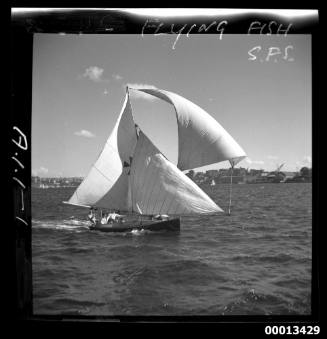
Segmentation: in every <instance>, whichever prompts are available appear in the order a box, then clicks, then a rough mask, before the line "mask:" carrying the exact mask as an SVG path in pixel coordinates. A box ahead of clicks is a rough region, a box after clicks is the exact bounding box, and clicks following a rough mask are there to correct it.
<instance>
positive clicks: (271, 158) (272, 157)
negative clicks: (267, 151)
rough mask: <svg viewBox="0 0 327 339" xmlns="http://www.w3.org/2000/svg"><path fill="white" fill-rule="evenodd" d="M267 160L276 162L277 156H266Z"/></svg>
mask: <svg viewBox="0 0 327 339" xmlns="http://www.w3.org/2000/svg"><path fill="white" fill-rule="evenodd" d="M267 158H268V159H270V160H277V159H278V156H277V155H267Z"/></svg>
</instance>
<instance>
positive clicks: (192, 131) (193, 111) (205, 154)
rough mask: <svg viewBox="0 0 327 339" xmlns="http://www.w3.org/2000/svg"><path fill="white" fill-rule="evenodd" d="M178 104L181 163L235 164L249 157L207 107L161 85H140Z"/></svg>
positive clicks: (184, 166)
mask: <svg viewBox="0 0 327 339" xmlns="http://www.w3.org/2000/svg"><path fill="white" fill-rule="evenodd" d="M136 90H138V91H142V92H144V93H148V94H150V95H153V96H155V97H158V98H160V99H162V100H164V101H166V102H168V103H170V104H172V105H173V106H174V107H175V111H176V116H177V121H178V147H179V148H178V164H177V167H178V168H179V169H180V170H182V171H183V170H187V169H192V168H196V167H201V166H205V165H210V164H213V163H217V162H221V161H225V160H229V161H230V163H231V164H232V165H236V164H237V163H238V162H239V161H241V160H242V159H244V158H245V157H246V154H245V152H244V150H243V149H242V148H241V146H240V145H239V144H238V143H237V142H236V141H235V140H234V139H233V138H232V136H231V135H230V134H229V133H228V132H227V131H226V130H225V129H224V128H223V127H222V126H221V125H220V124H219V123H218V122H217V121H216V120H215V119H214V118H213V117H212V116H211V115H209V114H208V113H207V112H206V111H204V110H203V109H202V108H201V107H199V106H197V105H196V104H194V103H193V102H191V101H190V100H187V99H185V98H183V97H182V96H180V95H178V94H175V93H172V92H169V91H164V90H159V89H152V88H151V89H150V88H141V89H140V88H138V89H136Z"/></svg>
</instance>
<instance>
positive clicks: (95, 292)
mask: <svg viewBox="0 0 327 339" xmlns="http://www.w3.org/2000/svg"><path fill="white" fill-rule="evenodd" d="M202 188H203V189H204V191H206V192H207V193H208V194H209V196H210V197H211V198H212V199H213V200H214V201H215V202H217V204H218V205H219V206H220V207H222V208H223V209H224V210H225V211H227V210H228V206H227V204H228V201H229V186H228V185H223V184H221V185H216V186H207V187H202ZM73 191H74V189H73V188H49V189H38V188H33V189H32V253H33V254H32V255H33V303H34V313H35V314H81V315H169V316H173V315H254V314H255V315H294V314H296V315H298V314H310V312H311V249H312V248H311V246H312V203H311V199H312V186H311V184H309V183H296V184H295V183H294V184H264V185H261V184H257V185H250V184H249V185H233V206H232V214H231V216H228V215H226V214H220V215H215V216H201V215H197V216H192V217H190V216H187V217H186V216H185V217H182V219H181V232H180V234H169V233H151V232H129V233H120V234H118V233H117V234H113V233H101V232H94V231H90V230H89V229H88V227H87V225H88V222H87V221H86V215H87V213H88V210H87V209H83V208H77V207H73V206H68V205H64V204H62V201H63V200H67V199H68V198H69V197H70V196H71V194H72V192H73ZM72 216H74V218H71V217H72Z"/></svg>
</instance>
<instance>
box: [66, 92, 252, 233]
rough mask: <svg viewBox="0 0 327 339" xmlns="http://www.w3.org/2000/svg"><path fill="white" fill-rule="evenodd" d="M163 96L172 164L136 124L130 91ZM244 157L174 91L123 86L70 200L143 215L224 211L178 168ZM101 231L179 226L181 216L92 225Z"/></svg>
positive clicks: (220, 130)
mask: <svg viewBox="0 0 327 339" xmlns="http://www.w3.org/2000/svg"><path fill="white" fill-rule="evenodd" d="M130 89H132V90H137V91H141V92H144V93H147V94H149V95H153V96H155V97H157V98H159V99H162V100H164V101H166V102H168V103H170V104H172V105H173V106H174V108H175V112H176V117H177V123H178V163H177V166H176V165H174V164H173V163H171V162H170V161H169V160H168V159H167V158H166V157H165V156H164V155H163V154H162V153H161V152H160V150H159V149H158V148H157V147H156V146H155V145H154V144H153V143H152V142H151V140H150V139H149V138H148V137H147V136H146V135H145V134H144V132H143V131H142V130H141V129H140V128H139V127H138V126H137V125H136V124H135V122H134V119H133V114H132V107H131V103H130V95H129V91H130ZM245 157H246V154H245V152H244V151H243V149H242V148H241V147H240V146H239V145H238V143H237V142H236V141H235V140H234V139H233V138H232V137H231V136H230V135H229V134H228V133H227V132H226V130H225V129H224V128H223V127H222V126H221V125H220V124H219V123H218V122H217V121H216V120H215V119H214V118H212V117H211V116H210V115H209V114H208V113H207V112H205V111H204V110H203V109H202V108H200V107H199V106H197V105H195V104H194V103H192V102H191V101H189V100H187V99H185V98H183V97H182V96H180V95H177V94H175V93H172V92H168V91H165V90H159V89H152V88H151V89H150V88H142V89H140V88H138V89H133V88H128V87H127V88H126V96H125V101H124V104H123V108H122V110H121V112H120V115H119V117H118V120H117V122H116V124H115V126H114V129H113V131H112V132H111V134H110V136H109V138H108V140H107V142H106V144H105V145H104V148H103V150H102V152H101V154H100V155H99V157H98V159H97V160H96V162H95V163H94V164H93V166H92V168H91V170H90V172H89V173H88V175H87V176H86V177H85V179H84V180H83V182H82V183H81V184H80V186H79V187H78V188H77V189H76V191H75V192H74V193H73V195H72V196H71V198H70V199H69V201H68V202H65V203H68V204H71V205H77V206H84V207H89V208H91V207H96V208H100V209H106V210H119V211H122V212H124V213H127V214H136V215H143V216H149V217H150V218H151V216H154V215H162V214H166V215H170V216H182V215H189V214H212V213H217V212H223V210H222V209H221V208H220V207H219V206H218V205H217V204H216V203H215V202H214V201H213V200H212V199H211V198H210V197H209V196H208V195H207V194H206V193H205V192H203V191H202V190H201V189H200V188H199V187H198V186H197V185H196V184H195V183H194V182H193V181H192V180H191V179H190V178H189V177H187V176H186V175H185V174H184V173H183V172H182V171H184V170H188V169H192V168H196V167H201V166H205V165H210V164H213V163H217V162H221V161H225V160H229V161H230V163H231V165H232V166H234V165H235V164H237V163H238V162H239V161H241V160H242V159H244V158H245ZM92 228H93V229H98V230H102V231H109V232H112V231H127V230H132V229H137V228H140V229H142V228H143V229H150V230H159V229H173V230H176V229H179V228H180V218H179V217H175V218H169V219H168V220H164V221H162V220H161V221H153V220H142V221H141V224H139V225H135V222H132V223H129V222H126V223H123V224H121V225H118V224H117V225H114V226H113V225H111V227H108V226H107V225H100V224H99V223H97V224H96V225H95V226H93V227H92Z"/></svg>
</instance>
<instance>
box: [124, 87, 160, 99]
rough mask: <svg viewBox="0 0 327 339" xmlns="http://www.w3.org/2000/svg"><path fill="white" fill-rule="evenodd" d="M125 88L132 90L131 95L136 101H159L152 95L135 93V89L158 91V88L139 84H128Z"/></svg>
mask: <svg viewBox="0 0 327 339" xmlns="http://www.w3.org/2000/svg"><path fill="white" fill-rule="evenodd" d="M125 86H128V87H130V89H131V91H130V94H131V96H132V97H133V98H134V99H145V100H149V101H154V100H157V99H158V98H157V97H155V96H153V95H150V94H147V93H144V92H140V91H133V88H134V89H138V88H151V89H157V87H156V86H153V85H148V84H139V83H134V84H131V83H128V84H126V85H125Z"/></svg>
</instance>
